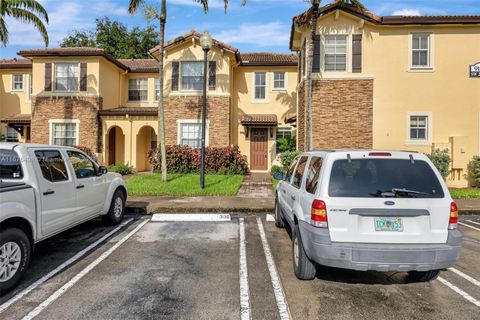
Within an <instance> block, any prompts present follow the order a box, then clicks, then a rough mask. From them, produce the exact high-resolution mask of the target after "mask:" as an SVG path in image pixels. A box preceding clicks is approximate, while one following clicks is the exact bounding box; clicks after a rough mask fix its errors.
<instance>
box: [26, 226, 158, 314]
mask: <svg viewBox="0 0 480 320" xmlns="http://www.w3.org/2000/svg"><path fill="white" fill-rule="evenodd" d="M148 222H149V220H145V221H143V222H142V223H140V224H139V225H138V226H137V227H136V228H135V229H133V230H132V231H131V232H130V233H129V234H127V235H126V236H125V237H123V238H122V239H121V240H120V241H118V242H117V243H116V244H115V245H114V246H112V247H111V248H110V249H108V250H107V251H105V252H104V253H103V254H102V255H101V256H100V257H98V258H97V259H95V260H94V261H93V262H92V263H90V264H89V265H88V266H87V267H85V268H84V269H83V270H82V271H80V272H79V273H78V274H77V275H76V276H75V277H73V278H72V279H70V281H68V282H67V283H65V284H64V285H63V286H62V287H61V288H60V289H58V290H57V291H55V292H54V293H53V294H52V295H51V296H50V297H48V298H47V299H46V300H45V301H43V302H42V303H41V304H40V305H38V306H37V307H36V308H35V309H33V310H32V311H31V312H30V313H29V314H27V315H26V316H25V317H24V318H23V320H30V319H33V318H35V317H36V316H37V315H39V314H40V312H42V311H43V310H44V309H45V308H46V307H48V306H49V305H50V304H51V303H53V302H54V301H55V300H57V299H58V298H60V297H61V296H62V295H63V294H64V293H65V292H67V290H68V289H70V288H71V287H73V286H74V285H75V284H76V283H77V282H78V281H80V279H82V278H83V277H84V276H85V275H86V274H87V273H89V272H90V271H91V270H92V269H93V268H95V267H96V266H97V265H98V264H100V262H102V261H103V260H105V259H106V258H108V256H110V255H111V254H112V253H113V252H114V251H115V250H117V249H118V247H120V246H121V245H122V244H123V243H124V242H125V241H127V240H128V239H129V238H130V237H131V236H133V235H134V234H135V233H136V232H137V231H138V230H140V229H141V228H142V227H143V226H144V225H145V224H146V223H148Z"/></svg>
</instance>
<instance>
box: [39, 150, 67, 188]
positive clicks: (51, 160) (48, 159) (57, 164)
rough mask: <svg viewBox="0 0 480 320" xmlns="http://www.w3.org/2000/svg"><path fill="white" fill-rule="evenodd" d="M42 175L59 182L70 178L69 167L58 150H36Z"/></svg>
mask: <svg viewBox="0 0 480 320" xmlns="http://www.w3.org/2000/svg"><path fill="white" fill-rule="evenodd" d="M35 156H36V157H37V161H38V164H39V165H40V169H42V175H43V177H44V178H45V180H48V181H51V182H59V181H65V180H68V173H67V168H66V167H65V162H64V161H63V158H62V155H61V154H60V152H58V151H35Z"/></svg>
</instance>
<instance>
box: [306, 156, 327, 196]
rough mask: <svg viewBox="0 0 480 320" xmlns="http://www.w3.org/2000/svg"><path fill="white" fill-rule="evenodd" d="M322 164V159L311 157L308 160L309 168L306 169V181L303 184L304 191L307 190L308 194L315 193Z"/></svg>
mask: <svg viewBox="0 0 480 320" xmlns="http://www.w3.org/2000/svg"><path fill="white" fill-rule="evenodd" d="M322 164H323V159H322V158H319V157H312V159H311V160H310V168H309V169H308V173H307V180H306V182H305V190H307V192H308V193H311V194H315V193H316V192H317V186H318V180H319V178H320V171H321V169H322Z"/></svg>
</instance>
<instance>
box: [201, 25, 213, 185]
mask: <svg viewBox="0 0 480 320" xmlns="http://www.w3.org/2000/svg"><path fill="white" fill-rule="evenodd" d="M212 45H213V39H212V37H211V36H210V33H208V30H205V32H204V33H203V35H202V36H201V37H200V46H201V47H202V49H203V99H202V149H201V157H200V188H201V189H204V188H205V135H206V127H207V125H206V122H207V79H208V78H207V67H208V51H210V49H211V48H212Z"/></svg>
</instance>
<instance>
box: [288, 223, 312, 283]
mask: <svg viewBox="0 0 480 320" xmlns="http://www.w3.org/2000/svg"><path fill="white" fill-rule="evenodd" d="M292 255H293V271H294V272H295V276H296V277H297V278H298V279H299V280H312V279H314V278H315V275H316V273H317V270H316V268H315V264H314V263H313V262H312V261H311V260H310V259H309V258H308V256H307V254H306V253H305V249H304V247H303V243H302V238H301V235H300V228H299V227H298V225H295V229H294V231H293V235H292Z"/></svg>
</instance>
